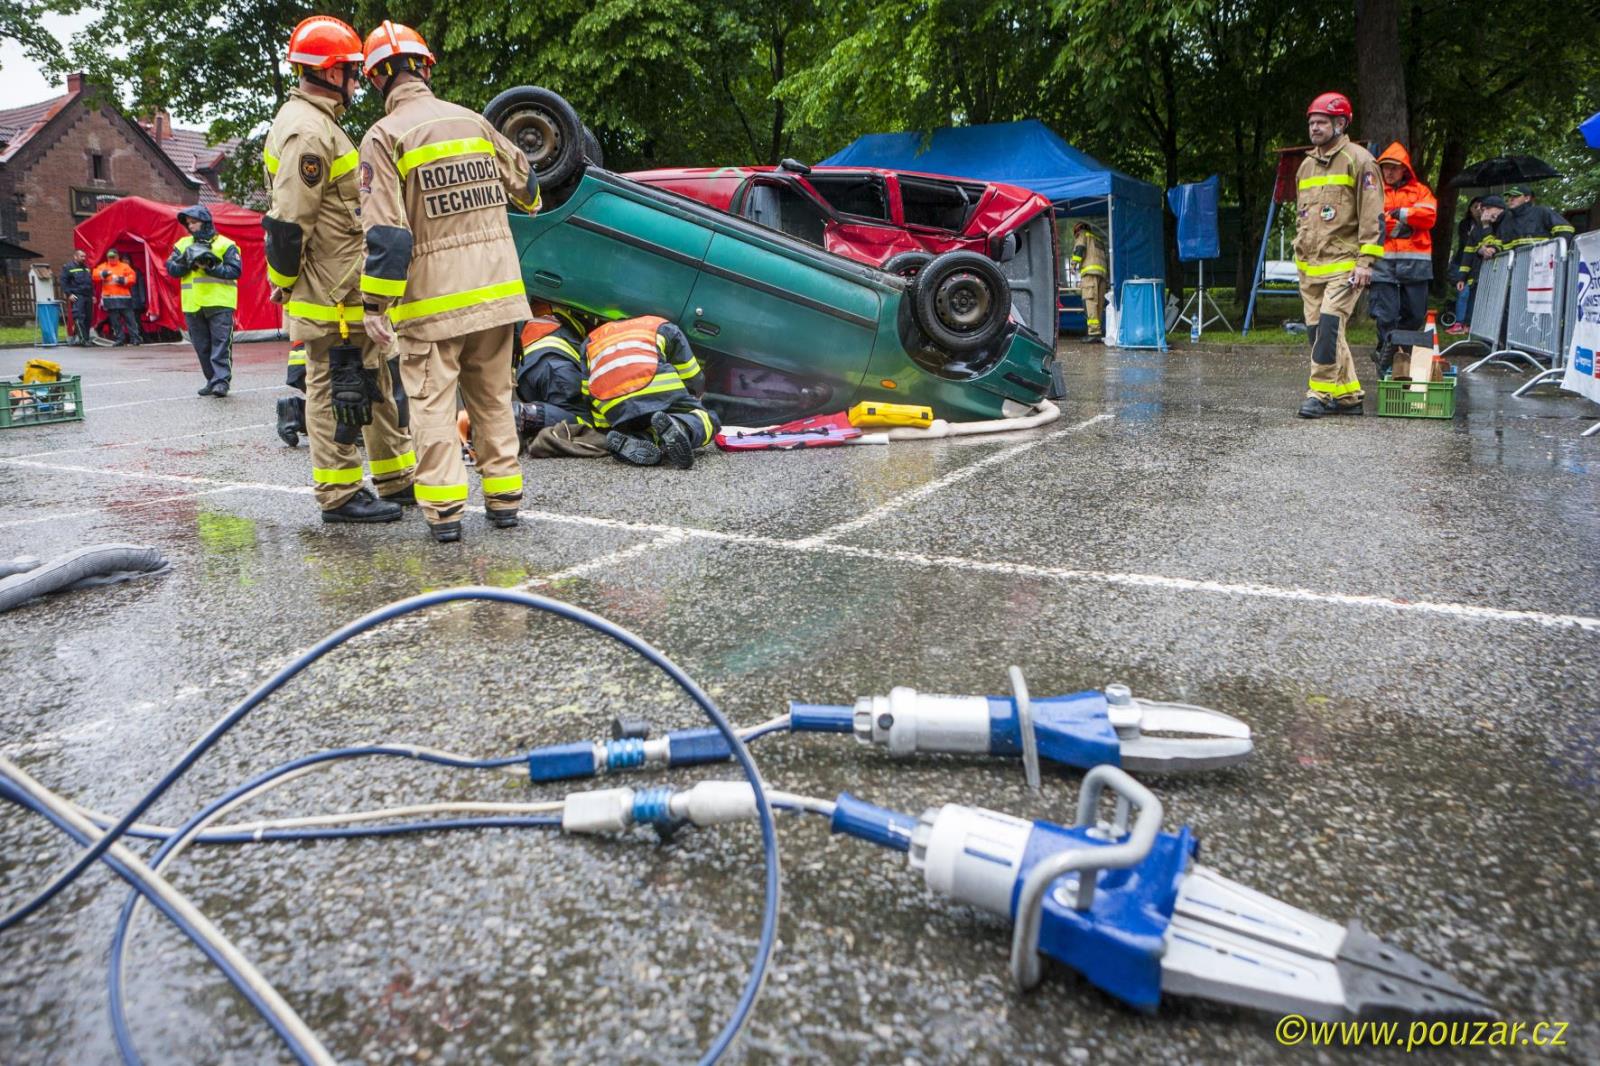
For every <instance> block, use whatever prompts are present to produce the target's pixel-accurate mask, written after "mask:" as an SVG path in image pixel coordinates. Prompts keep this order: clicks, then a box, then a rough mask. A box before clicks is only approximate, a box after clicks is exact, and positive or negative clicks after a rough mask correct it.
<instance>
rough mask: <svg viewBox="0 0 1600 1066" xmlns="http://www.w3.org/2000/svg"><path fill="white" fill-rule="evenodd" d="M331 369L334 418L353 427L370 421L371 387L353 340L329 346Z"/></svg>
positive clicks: (329, 366)
mask: <svg viewBox="0 0 1600 1066" xmlns="http://www.w3.org/2000/svg"><path fill="white" fill-rule="evenodd" d="M328 369H329V371H330V372H331V375H332V382H331V383H330V385H329V391H330V392H331V393H332V395H333V420H334V422H336V423H338V424H339V425H340V426H348V427H350V428H351V429H355V428H356V427H359V426H369V425H371V424H372V390H371V388H370V387H369V386H368V384H367V375H366V374H364V373H362V371H361V349H360V348H357V347H356V346H355V345H353V344H336V345H334V346H333V347H332V348H330V349H329V350H328Z"/></svg>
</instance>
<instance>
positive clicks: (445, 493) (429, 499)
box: [413, 482, 467, 503]
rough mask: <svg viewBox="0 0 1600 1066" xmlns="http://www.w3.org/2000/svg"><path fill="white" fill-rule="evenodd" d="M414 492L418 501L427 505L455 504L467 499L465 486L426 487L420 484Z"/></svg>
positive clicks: (414, 487)
mask: <svg viewBox="0 0 1600 1066" xmlns="http://www.w3.org/2000/svg"><path fill="white" fill-rule="evenodd" d="M413 490H414V491H415V492H416V496H417V499H419V500H422V501H424V502H425V503H454V502H455V501H457V500H464V499H466V498H467V487H466V486H465V485H424V484H422V483H421V482H418V483H417V484H416V485H414V486H413Z"/></svg>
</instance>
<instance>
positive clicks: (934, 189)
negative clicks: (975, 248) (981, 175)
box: [900, 176, 984, 233]
mask: <svg viewBox="0 0 1600 1066" xmlns="http://www.w3.org/2000/svg"><path fill="white" fill-rule="evenodd" d="M983 188H984V187H983V186H982V185H968V184H966V183H965V182H957V181H928V180H926V179H923V178H908V177H904V176H902V177H901V178H900V205H901V208H902V210H903V211H904V212H905V219H906V225H908V226H931V227H933V228H934V229H943V230H950V231H952V232H955V233H960V232H961V231H962V230H964V229H966V228H967V222H968V221H970V220H971V218H972V212H973V210H974V209H976V207H977V206H978V200H979V198H980V197H982V196H983Z"/></svg>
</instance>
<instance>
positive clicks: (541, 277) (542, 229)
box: [511, 167, 1053, 425]
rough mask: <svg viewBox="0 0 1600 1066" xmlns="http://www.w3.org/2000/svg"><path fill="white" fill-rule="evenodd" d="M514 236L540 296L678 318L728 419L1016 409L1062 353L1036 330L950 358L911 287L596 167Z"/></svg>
mask: <svg viewBox="0 0 1600 1066" xmlns="http://www.w3.org/2000/svg"><path fill="white" fill-rule="evenodd" d="M511 229H512V234H513V237H514V238H515V240H516V244H517V251H518V254H519V256H520V258H521V261H522V275H523V280H524V282H525V283H526V285H527V289H528V296H529V298H530V299H533V300H548V301H550V302H552V303H561V304H568V305H571V306H575V307H579V308H582V309H584V310H586V311H590V312H594V313H597V314H600V315H602V316H604V317H608V318H618V317H624V316H633V315H660V316H661V317H663V318H667V319H670V320H671V321H673V322H676V323H677V324H678V325H679V326H681V327H682V328H683V330H684V332H685V334H687V336H688V337H689V340H690V343H691V344H692V345H693V346H694V348H695V351H696V353H697V354H698V355H699V356H700V358H701V360H702V361H703V362H704V363H705V364H706V365H707V368H708V380H709V382H710V385H709V390H708V393H707V401H708V402H709V403H711V404H712V405H713V406H714V407H716V408H717V409H718V411H719V413H720V414H721V415H722V417H723V418H724V420H725V421H728V422H730V423H731V424H743V425H754V424H770V423H774V422H780V421H786V420H789V419H792V418H799V417H803V416H806V415H811V414H819V413H824V412H831V411H840V410H844V409H846V408H848V407H850V406H851V405H853V404H855V403H857V402H859V401H862V400H877V401H886V402H893V403H909V404H925V405H927V406H930V407H932V408H933V411H934V414H935V415H936V416H937V417H940V418H945V419H948V420H950V421H963V422H964V421H975V420H980V419H992V418H1001V417H1012V416H1016V415H1020V414H1022V413H1024V412H1025V411H1027V410H1029V409H1031V408H1032V407H1034V406H1035V405H1036V404H1038V403H1039V401H1040V400H1042V399H1043V398H1044V396H1045V394H1046V392H1047V390H1048V388H1049V385H1050V372H1049V366H1048V360H1049V358H1050V357H1051V356H1052V355H1053V352H1052V351H1051V349H1050V347H1049V346H1048V345H1047V344H1045V343H1044V342H1043V341H1041V340H1040V339H1039V337H1038V336H1037V335H1035V334H1034V333H1033V332H1032V331H1031V330H1029V329H1028V328H1027V327H1025V326H1022V325H1020V324H1017V323H1015V322H1013V323H1011V324H1010V325H1008V327H1007V329H1006V330H1005V332H1004V333H1003V334H1002V335H1001V337H1000V338H999V340H997V341H996V342H994V343H993V345H992V346H991V347H990V349H989V350H986V351H984V352H980V353H974V354H973V355H969V356H965V357H962V359H961V360H960V361H953V359H952V357H951V356H950V355H949V354H948V353H943V352H939V351H937V350H935V349H933V348H932V347H931V342H929V341H928V340H927V339H926V338H925V337H924V336H923V335H922V334H921V332H920V331H919V330H918V329H917V328H916V326H915V324H914V322H913V318H912V314H911V308H910V306H909V301H908V299H907V292H908V286H909V285H910V284H912V283H911V282H908V281H906V280H905V279H903V278H901V277H899V276H897V275H894V274H889V273H885V272H884V271H882V270H878V269H876V268H874V267H871V266H867V265H865V264H862V263H858V262H855V261H852V260H849V259H845V258H843V257H842V256H837V255H833V254H831V253H829V252H825V251H823V250H821V249H820V248H817V247H814V246H813V245H810V244H807V243H805V242H803V241H800V240H797V239H795V238H792V237H789V236H787V235H785V234H783V233H780V232H778V231H776V230H770V229H767V228H765V227H763V226H758V225H755V224H753V223H750V222H747V221H745V220H743V219H740V218H738V217H735V216H733V215H729V214H725V213H723V212H720V211H717V210H715V209H713V208H710V207H707V206H705V205H703V204H700V203H697V202H696V201H693V200H690V199H688V198H687V197H682V196H678V195H676V194H673V193H669V192H665V191H663V190H660V189H656V188H652V187H650V186H646V185H641V184H639V183H637V182H633V181H630V180H628V179H627V178H623V177H620V176H618V175H615V174H612V173H610V172H608V171H605V170H601V169H598V168H594V167H591V168H589V169H588V170H587V171H586V172H585V173H584V174H583V176H582V177H581V179H580V180H579V181H578V182H577V184H576V185H574V186H573V187H572V188H571V190H570V192H569V193H568V195H567V196H566V197H565V199H564V200H563V201H562V202H561V203H560V204H559V206H554V207H546V209H545V210H543V211H541V212H540V213H539V214H538V215H536V216H532V217H530V216H526V215H516V214H514V215H513V216H512V218H511Z"/></svg>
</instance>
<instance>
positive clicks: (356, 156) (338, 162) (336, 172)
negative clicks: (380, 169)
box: [328, 148, 361, 181]
mask: <svg viewBox="0 0 1600 1066" xmlns="http://www.w3.org/2000/svg"><path fill="white" fill-rule="evenodd" d="M359 162H361V153H360V152H358V151H356V150H355V149H354V148H352V149H350V150H349V151H348V152H346V153H345V154H344V155H342V156H340V157H339V158H338V159H335V160H334V161H333V163H332V164H330V165H329V167H328V180H329V181H338V180H339V179H340V178H342V177H344V176H345V175H346V174H348V173H350V172H351V171H352V170H354V169H355V168H356V164H357V163H359Z"/></svg>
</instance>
